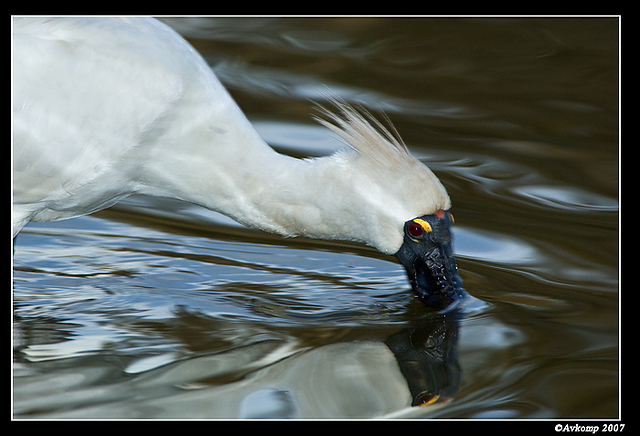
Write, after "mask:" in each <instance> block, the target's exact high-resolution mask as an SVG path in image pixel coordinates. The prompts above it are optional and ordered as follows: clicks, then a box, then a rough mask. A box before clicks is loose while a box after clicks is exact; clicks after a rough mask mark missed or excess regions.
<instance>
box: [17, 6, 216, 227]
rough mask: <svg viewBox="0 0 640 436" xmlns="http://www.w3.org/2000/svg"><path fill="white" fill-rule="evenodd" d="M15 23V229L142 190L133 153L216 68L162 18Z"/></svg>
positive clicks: (90, 208) (89, 209) (157, 133)
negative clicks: (206, 63) (208, 67)
mask: <svg viewBox="0 0 640 436" xmlns="http://www.w3.org/2000/svg"><path fill="white" fill-rule="evenodd" d="M13 24H14V29H13V88H12V89H13V203H14V211H13V213H14V235H15V233H17V231H19V230H20V228H21V227H22V226H23V225H24V224H25V223H26V222H28V221H29V220H50V219H58V218H65V217H71V216H77V215H82V214H86V213H90V212H92V211H94V210H98V209H101V208H103V207H107V206H109V205H111V204H113V203H115V202H116V201H117V200H118V199H120V198H122V197H123V196H126V195H128V194H130V193H131V192H133V191H135V189H136V183H137V181H136V177H135V176H136V174H137V173H138V168H136V166H137V165H139V164H140V161H139V159H136V157H135V156H134V155H133V154H132V153H133V152H134V150H136V149H137V148H140V147H144V146H145V145H146V144H149V143H153V142H154V141H156V140H157V138H158V137H159V136H161V135H162V134H163V132H162V129H163V128H166V123H164V124H163V123H162V122H161V120H163V117H165V118H166V117H167V116H170V115H169V114H171V113H172V111H174V110H175V106H176V105H177V104H178V102H179V101H180V99H181V98H183V96H184V95H185V92H186V90H185V87H186V86H197V85H195V84H193V83H192V82H196V81H197V80H198V75H203V74H207V73H208V74H210V71H203V68H206V66H203V64H204V62H201V58H200V57H199V55H197V54H196V53H195V51H194V50H193V49H192V48H191V47H190V46H189V45H188V44H187V43H186V42H185V41H184V40H182V38H180V37H179V36H178V35H177V34H176V33H175V32H173V31H172V30H171V29H169V28H168V27H166V26H165V25H163V24H161V23H159V22H157V21H155V20H147V19H142V18H132V19H117V18H114V19H75V18H69V19H59V18H58V19H53V20H49V19H40V18H26V19H23V18H15V19H14V23H13ZM210 75H211V76H212V74H210ZM208 79H209V77H208ZM185 84H187V85H185Z"/></svg>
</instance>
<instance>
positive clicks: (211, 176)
mask: <svg viewBox="0 0 640 436" xmlns="http://www.w3.org/2000/svg"><path fill="white" fill-rule="evenodd" d="M13 27H14V29H13V143H14V144H13V166H14V173H13V184H14V186H13V203H14V206H13V232H14V236H15V234H17V233H18V232H19V231H20V229H21V228H22V227H23V226H24V225H25V224H26V223H27V222H29V221H30V220H40V221H42V220H52V219H60V218H67V217H72V216H77V215H83V214H87V213H90V212H93V211H95V210H98V209H101V208H104V207H107V206H110V205H112V204H114V203H115V202H117V201H118V200H119V199H121V198H122V197H125V196H127V195H130V194H132V193H143V194H150V195H160V196H169V197H174V198H179V199H182V200H186V201H190V202H194V203H197V204H200V205H202V206H205V207H208V208H210V209H213V210H216V211H219V212H222V213H224V214H226V215H229V216H231V217H232V218H234V219H236V220H238V221H239V222H242V223H244V224H246V225H249V226H253V227H256V228H259V229H262V230H266V231H271V232H276V233H280V234H282V235H285V236H297V235H305V236H309V237H316V238H327V239H348V240H358V241H362V242H365V243H367V244H369V245H371V246H374V247H376V248H378V249H379V250H380V251H382V252H384V253H388V254H392V253H395V252H396V251H397V250H398V248H399V247H400V245H401V244H402V237H403V235H402V227H403V224H404V222H405V221H407V220H409V219H411V218H414V217H416V216H420V215H424V214H430V213H433V212H435V211H436V210H438V209H448V208H449V207H450V200H449V197H448V195H447V193H446V191H445V189H444V187H443V186H442V185H441V184H440V182H439V181H438V179H437V178H436V177H435V176H434V175H433V173H432V172H431V171H430V170H429V169H428V168H427V167H426V166H424V165H423V164H422V163H420V162H419V161H418V160H416V159H415V158H413V157H412V156H411V155H410V154H409V153H408V152H407V150H406V149H405V148H404V146H403V145H402V144H401V143H400V142H399V141H398V140H396V139H394V137H393V135H391V134H389V133H388V132H386V131H385V130H384V129H381V128H380V126H375V123H374V126H372V123H371V122H370V121H368V120H367V119H366V118H365V117H363V116H362V115H360V114H359V113H358V112H356V111H354V110H353V109H351V108H350V107H348V106H347V105H344V104H342V103H336V105H337V107H338V111H339V113H338V114H337V115H331V114H329V115H328V116H327V117H326V118H328V119H329V121H324V122H323V123H324V124H326V125H329V126H330V128H331V129H332V130H333V131H334V132H336V133H337V134H338V135H339V136H341V137H342V138H343V139H344V140H345V141H347V142H348V143H349V144H350V147H347V148H345V149H344V150H340V151H339V152H337V153H335V154H334V155H332V156H328V157H323V158H317V159H295V158H292V157H289V156H284V155H281V154H278V153H276V152H275V151H274V150H273V149H272V148H270V147H269V146H268V145H267V144H266V143H265V142H264V141H263V140H262V139H261V138H260V137H259V136H258V134H257V132H256V131H255V130H254V129H253V127H252V126H251V124H250V123H249V121H248V120H247V119H246V117H245V116H244V115H243V113H242V112H241V110H240V109H239V108H238V106H237V105H236V103H235V102H234V101H233V99H232V98H231V97H230V96H229V94H228V93H227V91H226V90H225V89H224V87H223V86H222V85H221V84H220V82H219V81H218V79H217V78H216V77H215V75H214V74H213V72H212V71H211V69H210V68H209V66H208V65H207V64H206V62H205V61H204V60H203V59H202V57H201V56H200V55H199V54H198V53H197V52H196V51H195V50H194V49H193V48H192V47H191V46H190V45H189V44H188V43H187V42H186V41H185V40H184V39H183V38H182V37H180V36H179V35H178V34H177V33H176V32H174V31H173V30H172V29H170V28H169V27H167V26H165V25H164V24H162V23H160V22H158V21H156V20H153V19H146V18H128V19H117V18H113V19H104V18H95V19H80V18H64V19H40V18H37V19H36V18H27V19H22V18H14V22H13ZM329 122H330V123H331V124H330V123H329Z"/></svg>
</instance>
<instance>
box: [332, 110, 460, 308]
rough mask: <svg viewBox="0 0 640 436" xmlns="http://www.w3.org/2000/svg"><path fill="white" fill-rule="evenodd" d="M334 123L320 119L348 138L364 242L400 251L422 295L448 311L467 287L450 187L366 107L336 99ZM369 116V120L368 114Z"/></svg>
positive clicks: (433, 305) (417, 292)
mask: <svg viewBox="0 0 640 436" xmlns="http://www.w3.org/2000/svg"><path fill="white" fill-rule="evenodd" d="M334 104H335V105H336V106H337V107H338V109H339V110H340V114H339V115H336V114H333V113H331V112H328V111H325V114H326V115H327V116H328V117H329V118H330V119H331V120H332V121H333V123H329V122H327V121H324V120H320V122H321V123H322V124H324V125H325V126H327V127H329V128H330V129H331V130H333V131H334V132H335V133H337V134H338V135H339V136H341V137H342V139H344V140H345V142H347V143H348V144H349V145H350V147H351V149H352V151H351V152H350V153H349V156H348V159H349V165H348V168H349V170H350V175H349V182H350V188H351V191H354V192H356V198H357V201H359V202H361V203H362V204H363V206H362V207H361V208H360V209H362V210H367V211H368V213H367V214H366V216H365V218H364V219H362V220H359V221H358V226H359V228H358V229H356V230H354V231H353V232H354V234H355V232H356V231H361V235H359V237H357V238H355V239H359V240H362V241H364V242H366V243H367V244H369V245H371V246H374V247H376V248H377V249H378V250H379V251H381V252H383V253H386V254H395V255H396V257H397V258H398V259H399V260H400V262H401V263H402V265H403V266H404V268H405V269H406V271H407V274H408V278H409V282H410V283H411V286H412V288H413V291H414V293H415V295H416V296H417V297H419V298H420V300H421V301H422V302H424V303H425V304H426V305H427V306H429V307H431V308H433V309H435V310H439V311H446V310H449V309H451V308H453V307H455V306H456V305H457V302H459V301H460V300H461V299H462V298H463V297H464V295H466V291H465V290H464V289H463V288H462V280H461V278H460V276H459V275H458V267H457V264H456V260H455V258H454V256H453V252H452V245H451V242H452V241H451V239H452V238H451V229H450V227H451V225H452V224H453V216H452V215H451V213H450V212H449V209H450V208H451V201H450V199H449V195H448V194H447V191H446V189H445V188H444V186H443V185H442V184H441V183H440V181H439V180H438V178H437V177H436V176H435V175H434V174H433V172H432V171H431V170H430V169H429V168H428V167H427V166H426V165H424V164H423V163H422V162H420V161H419V160H418V159H416V158H415V157H413V156H412V155H411V154H410V153H409V152H408V150H407V147H406V146H405V145H404V143H403V142H402V140H401V139H400V138H399V136H398V135H397V134H395V135H394V134H391V133H390V132H389V130H388V129H386V128H385V127H384V126H382V125H381V124H380V123H379V122H378V121H377V120H375V119H374V118H373V117H372V116H370V115H369V114H368V113H366V111H363V113H364V115H363V114H361V113H360V112H357V111H355V110H354V109H353V108H351V107H350V106H348V105H346V104H344V103H339V102H334ZM365 117H366V118H365Z"/></svg>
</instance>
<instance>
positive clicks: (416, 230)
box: [408, 222, 424, 237]
mask: <svg viewBox="0 0 640 436" xmlns="http://www.w3.org/2000/svg"><path fill="white" fill-rule="evenodd" d="M408 230H409V234H410V235H411V236H415V237H418V236H420V235H422V232H423V231H424V229H423V228H422V226H421V225H420V224H418V223H416V222H413V223H411V224H409V228H408Z"/></svg>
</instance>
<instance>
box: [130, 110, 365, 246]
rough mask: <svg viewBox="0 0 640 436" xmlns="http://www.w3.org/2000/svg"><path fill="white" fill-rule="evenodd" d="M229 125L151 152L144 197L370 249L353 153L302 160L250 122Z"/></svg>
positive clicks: (287, 233) (144, 174)
mask: <svg viewBox="0 0 640 436" xmlns="http://www.w3.org/2000/svg"><path fill="white" fill-rule="evenodd" d="M228 121H229V123H227V124H225V123H224V122H222V123H219V124H216V125H212V126H210V128H209V129H207V130H206V131H202V130H200V131H198V132H197V133H187V134H183V135H182V137H181V139H180V141H181V144H186V145H179V146H177V145H176V144H171V141H172V139H171V138H164V139H163V144H164V145H160V146H158V145H157V144H156V146H154V147H150V148H149V150H151V152H152V153H154V154H156V156H153V157H152V158H151V159H149V158H148V156H147V159H145V161H146V162H147V163H146V164H145V168H144V171H143V172H142V174H141V175H140V176H139V180H141V182H142V185H143V188H142V189H140V190H139V191H140V192H142V193H147V194H152V195H160V196H169V197H177V198H180V199H182V200H185V201H188V202H192V203H196V204H199V205H201V206H204V207H206V208H208V209H212V210H215V211H218V212H221V213H223V214H225V215H227V216H230V217H232V218H234V219H235V220H237V221H238V222H240V223H242V224H245V225H247V226H250V227H254V228H258V229H260V230H264V231H268V232H272V233H278V234H281V235H285V236H307V237H312V238H323V239H343V240H344V239H347V240H359V241H362V242H365V243H370V242H369V241H368V240H367V235H366V232H365V231H364V229H363V225H362V223H358V220H361V219H362V211H363V210H367V209H366V207H365V206H364V205H362V204H361V201H362V199H360V198H359V196H358V194H357V193H358V190H357V189H353V186H350V183H351V182H350V180H349V179H350V174H351V172H350V170H349V168H348V166H347V162H346V159H345V155H348V153H337V154H334V155H332V156H328V157H322V158H316V159H297V158H294V157H290V156H286V155H283V154H280V153H277V152H276V151H275V150H273V149H272V148H271V147H269V146H268V145H267V144H266V143H265V142H264V141H263V140H262V139H261V138H260V137H259V136H258V134H257V133H256V132H255V130H254V129H253V128H252V127H251V126H250V125H249V123H248V122H247V123H246V124H244V125H233V123H232V122H231V119H230V120H228ZM234 122H235V121H234ZM242 123H244V121H242ZM239 132H241V133H239ZM185 138H186V139H187V140H188V139H190V140H191V142H188V141H187V142H185ZM176 140H178V139H177V138H176Z"/></svg>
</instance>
